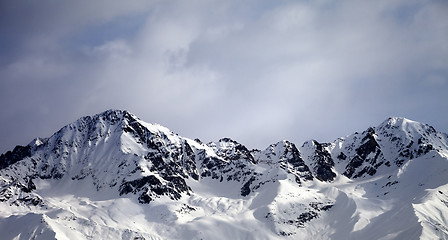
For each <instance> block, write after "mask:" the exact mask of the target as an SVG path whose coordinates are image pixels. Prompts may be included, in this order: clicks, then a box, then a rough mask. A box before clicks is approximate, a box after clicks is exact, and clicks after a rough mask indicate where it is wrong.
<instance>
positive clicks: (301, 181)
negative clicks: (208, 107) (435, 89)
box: [0, 110, 448, 239]
mask: <svg viewBox="0 0 448 240" xmlns="http://www.w3.org/2000/svg"><path fill="white" fill-rule="evenodd" d="M447 226H448V135H447V134H445V133H441V132H437V131H436V130H435V129H434V128H433V127H431V126H429V125H427V124H423V123H419V122H414V121H411V120H408V119H405V118H396V117H391V118H389V119H386V120H385V121H384V122H383V123H381V124H380V125H378V126H376V127H370V128H368V129H366V130H365V131H362V132H356V133H353V134H351V135H348V136H346V137H342V138H338V139H336V140H335V141H333V142H329V143H321V142H318V141H316V140H310V141H307V142H305V143H303V144H301V145H296V144H294V143H292V142H289V141H286V140H284V141H280V142H278V143H274V144H271V145H270V146H268V147H267V148H266V149H264V150H252V149H248V148H247V147H246V146H244V145H243V144H242V143H239V142H237V141H235V140H232V139H230V138H222V139H220V140H218V141H216V142H210V143H203V142H201V141H200V140H198V139H196V140H192V139H189V138H185V137H181V136H179V135H177V134H175V133H173V132H171V131H170V130H169V129H167V128H165V127H163V126H160V125H157V124H149V123H146V122H144V121H142V120H140V119H139V118H138V117H137V116H135V115H133V114H132V113H129V112H127V111H121V110H108V111H105V112H103V113H100V114H97V115H95V116H88V117H83V118H81V119H79V120H77V121H76V122H74V123H72V124H69V125H67V126H65V127H63V128H62V129H60V130H59V131H58V132H56V133H54V134H53V135H52V136H50V137H49V138H36V139H35V140H33V141H31V143H30V144H28V145H27V146H17V147H15V148H14V149H13V150H11V151H9V152H6V153H4V154H2V155H1V156H0V232H1V233H2V236H1V239H98V238H101V239H448V227H447Z"/></svg>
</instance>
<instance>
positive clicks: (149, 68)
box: [0, 0, 448, 153]
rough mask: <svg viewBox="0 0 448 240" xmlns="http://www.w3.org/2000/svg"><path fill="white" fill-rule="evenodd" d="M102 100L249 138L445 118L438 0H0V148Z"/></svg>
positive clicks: (447, 20)
mask: <svg viewBox="0 0 448 240" xmlns="http://www.w3.org/2000/svg"><path fill="white" fill-rule="evenodd" d="M107 109H123V110H128V111H130V112H132V113H134V114H135V115H137V116H138V117H139V118H141V119H142V120H144V121H146V122H150V123H159V124H161V125H163V126H166V127H168V128H170V129H171V130H172V131H173V132H175V133H178V134H179V135H181V136H184V137H188V138H192V139H194V138H199V139H201V140H202V141H203V142H210V141H216V140H218V139H220V138H223V137H230V138H232V139H235V140H237V141H238V142H241V143H243V144H245V145H246V146H248V147H249V148H258V149H264V148H266V147H267V146H268V145H269V144H272V143H276V142H278V141H281V140H283V139H286V140H290V141H292V142H294V143H296V145H299V146H300V145H302V143H303V142H304V141H306V140H310V139H316V140H318V141H321V142H330V141H333V140H335V139H336V138H338V137H343V136H346V135H348V134H351V133H353V132H355V131H363V130H365V129H367V128H368V127H369V126H377V125H379V124H380V123H381V122H382V121H384V120H385V119H387V118H388V117H390V116H398V117H406V118H408V119H411V120H415V121H419V122H424V123H428V124H430V125H432V126H434V127H435V128H436V130H438V131H441V132H448V1H446V0H439V1H437V0H434V1H432V0H378V1H350V0H341V1H331V0H316V1H301V0H294V1H292V0H291V1H288V0H278V1H273V0H269V1H268V0H226V1H218V0H192V1H186V0H160V1H158V0H153V1H140V0H129V1H118V0H97V1H89V0H78V1H57V0H42V1H32V0H24V1H14V0H4V1H1V2H0V111H1V114H0V136H1V139H0V152H2V153H3V152H6V151H7V150H12V149H13V147H14V146H15V145H26V144H28V143H29V142H30V141H31V140H32V139H34V138H36V137H49V136H51V135H52V134H53V133H54V132H56V131H57V130H59V129H60V128H62V127H63V126H65V125H66V124H69V123H71V122H74V121H75V120H77V119H78V118H80V117H83V116H87V115H94V114H97V113H100V112H102V111H105V110H107Z"/></svg>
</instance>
